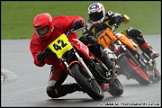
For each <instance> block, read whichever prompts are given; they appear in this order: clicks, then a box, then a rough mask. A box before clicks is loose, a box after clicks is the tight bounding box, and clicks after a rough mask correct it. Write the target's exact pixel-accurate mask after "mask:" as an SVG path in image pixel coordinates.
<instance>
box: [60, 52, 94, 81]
mask: <svg viewBox="0 0 162 108" xmlns="http://www.w3.org/2000/svg"><path fill="white" fill-rule="evenodd" d="M74 54H75V56H76V58H77V59H78V61H79V63H80V64H81V65H82V66H83V67H84V69H85V70H86V72H87V74H88V75H89V76H90V77H91V78H92V79H95V78H94V76H93V74H92V73H91V71H90V70H89V69H88V67H87V65H86V64H85V62H84V61H83V59H82V58H81V57H80V56H79V54H78V53H77V51H76V50H75V49H74ZM61 60H62V61H63V63H64V65H65V67H66V69H67V70H68V71H69V72H70V74H71V71H70V69H69V66H70V65H71V64H70V65H69V64H68V63H67V62H66V60H64V59H61ZM78 61H75V62H72V64H73V63H76V62H78ZM71 75H72V74H71Z"/></svg>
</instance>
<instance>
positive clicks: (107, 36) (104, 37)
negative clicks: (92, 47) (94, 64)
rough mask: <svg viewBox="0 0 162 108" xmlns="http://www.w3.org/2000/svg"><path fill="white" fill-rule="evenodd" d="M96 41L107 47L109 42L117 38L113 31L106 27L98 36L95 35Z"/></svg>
mask: <svg viewBox="0 0 162 108" xmlns="http://www.w3.org/2000/svg"><path fill="white" fill-rule="evenodd" d="M97 40H98V42H100V43H101V44H102V46H103V47H104V48H108V47H109V46H110V44H111V43H113V42H115V41H116V40H117V39H116V37H115V36H114V34H113V32H112V31H111V30H110V29H109V28H107V29H106V30H105V31H104V32H103V33H102V34H101V35H100V36H98V37H97Z"/></svg>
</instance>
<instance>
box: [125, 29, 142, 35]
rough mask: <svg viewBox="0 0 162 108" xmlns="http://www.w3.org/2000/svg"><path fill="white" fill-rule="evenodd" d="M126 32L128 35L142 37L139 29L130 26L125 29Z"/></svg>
mask: <svg viewBox="0 0 162 108" xmlns="http://www.w3.org/2000/svg"><path fill="white" fill-rule="evenodd" d="M126 33H127V35H128V36H130V37H142V34H141V31H140V30H139V29H134V28H132V27H130V28H128V29H127V30H126Z"/></svg>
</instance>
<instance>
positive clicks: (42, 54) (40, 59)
mask: <svg viewBox="0 0 162 108" xmlns="http://www.w3.org/2000/svg"><path fill="white" fill-rule="evenodd" d="M45 56H46V54H45V53H44V52H39V53H38V55H37V59H38V61H39V62H43V60H44V58H45Z"/></svg>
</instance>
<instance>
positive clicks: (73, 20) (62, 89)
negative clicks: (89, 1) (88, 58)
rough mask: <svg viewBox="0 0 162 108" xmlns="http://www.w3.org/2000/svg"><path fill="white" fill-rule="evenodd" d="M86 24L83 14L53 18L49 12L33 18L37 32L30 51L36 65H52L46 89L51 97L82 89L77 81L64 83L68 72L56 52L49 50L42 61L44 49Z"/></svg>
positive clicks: (71, 36)
mask: <svg viewBox="0 0 162 108" xmlns="http://www.w3.org/2000/svg"><path fill="white" fill-rule="evenodd" d="M84 24H85V21H84V19H83V18H82V17H81V16H57V17H55V18H52V16H51V15H50V14H49V13H41V14H38V15H36V16H35V18H34V20H33V28H34V30H35V32H34V34H33V36H32V38H31V41H30V51H31V54H32V56H33V59H34V64H35V65H36V66H38V67H42V66H44V65H45V64H48V65H52V67H51V72H50V78H49V81H48V86H47V89H46V92H47V94H48V96H49V97H51V98H58V97H61V96H64V95H66V94H68V93H73V92H75V91H81V88H80V87H79V85H78V84H76V83H72V84H64V85H62V83H63V82H64V80H65V79H66V77H67V74H66V72H65V70H64V69H63V67H61V66H60V65H59V63H60V60H59V59H58V58H57V57H56V55H55V54H54V53H52V52H49V53H48V54H47V56H46V58H45V59H44V60H43V61H41V60H40V59H41V58H42V56H43V51H44V49H45V48H46V47H47V46H48V45H49V44H50V43H51V42H52V41H53V40H54V39H56V38H57V37H58V36H60V35H61V34H63V33H65V34H66V33H67V32H68V31H69V30H71V29H72V28H76V29H77V27H79V28H81V27H82V26H84ZM68 38H69V40H71V39H72V38H77V34H76V33H73V34H70V35H69V36H68Z"/></svg>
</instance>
